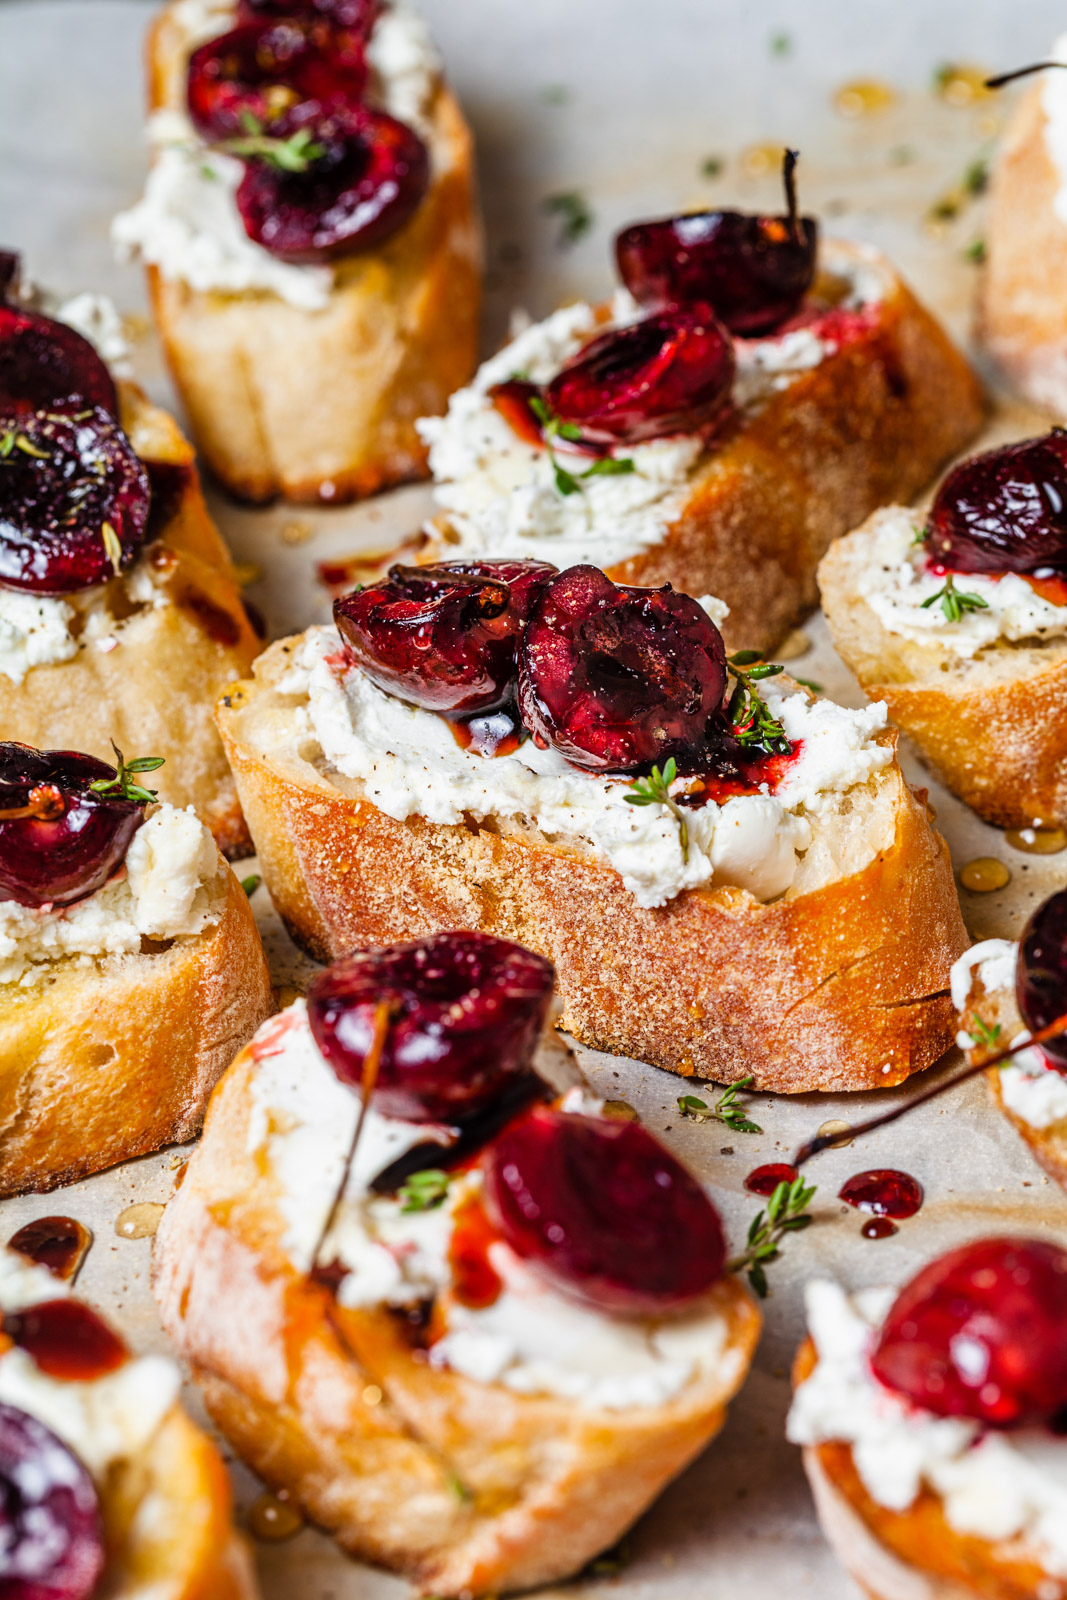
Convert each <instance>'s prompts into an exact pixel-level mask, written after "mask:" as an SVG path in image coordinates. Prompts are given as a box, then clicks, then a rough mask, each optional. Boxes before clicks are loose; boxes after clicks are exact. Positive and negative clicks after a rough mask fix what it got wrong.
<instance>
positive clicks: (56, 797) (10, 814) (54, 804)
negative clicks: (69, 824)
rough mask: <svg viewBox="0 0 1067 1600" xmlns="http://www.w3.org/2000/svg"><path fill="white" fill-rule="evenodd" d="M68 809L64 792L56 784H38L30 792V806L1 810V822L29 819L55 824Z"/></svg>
mask: <svg viewBox="0 0 1067 1600" xmlns="http://www.w3.org/2000/svg"><path fill="white" fill-rule="evenodd" d="M66 809H67V802H66V800H65V799H64V798H63V791H62V790H61V789H60V788H59V787H58V785H56V784H54V783H38V784H37V785H35V787H34V788H32V789H31V790H30V797H29V802H28V804H26V805H24V806H11V807H10V808H8V809H7V810H0V822H24V821H26V819H27V818H28V817H33V818H35V819H36V820H37V821H38V822H55V821H56V819H57V818H59V817H61V816H62V815H63V813H64V812H65V811H66Z"/></svg>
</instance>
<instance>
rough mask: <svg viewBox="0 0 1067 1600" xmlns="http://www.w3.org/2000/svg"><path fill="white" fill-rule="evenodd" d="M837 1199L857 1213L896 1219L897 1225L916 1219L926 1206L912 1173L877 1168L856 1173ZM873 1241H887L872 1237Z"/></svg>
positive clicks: (841, 1189) (919, 1186)
mask: <svg viewBox="0 0 1067 1600" xmlns="http://www.w3.org/2000/svg"><path fill="white" fill-rule="evenodd" d="M837 1198H838V1199H839V1200H843V1201H844V1202H845V1204H846V1205H850V1206H855V1207H856V1210H857V1211H869V1212H870V1213H871V1214H872V1215H873V1216H876V1217H894V1218H896V1219H897V1220H898V1221H899V1220H901V1219H902V1218H904V1217H913V1216H914V1215H915V1213H916V1212H917V1211H918V1209H919V1207H920V1206H921V1205H922V1203H923V1190H922V1184H921V1183H919V1182H918V1180H917V1179H915V1178H913V1177H912V1176H911V1175H910V1173H907V1172H896V1171H894V1170H893V1168H892V1167H875V1168H873V1169H872V1170H871V1171H870V1172H857V1173H856V1175H855V1176H854V1177H852V1178H849V1180H848V1182H847V1183H845V1184H843V1185H842V1186H841V1188H840V1189H839V1190H838V1194H837ZM871 1237H884V1235H877V1236H875V1235H872V1236H871Z"/></svg>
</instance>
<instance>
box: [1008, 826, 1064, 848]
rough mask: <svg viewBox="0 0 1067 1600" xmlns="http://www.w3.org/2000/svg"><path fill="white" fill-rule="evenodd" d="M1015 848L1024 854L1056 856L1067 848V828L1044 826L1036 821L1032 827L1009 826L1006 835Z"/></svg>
mask: <svg viewBox="0 0 1067 1600" xmlns="http://www.w3.org/2000/svg"><path fill="white" fill-rule="evenodd" d="M1004 837H1005V839H1006V840H1007V841H1008V843H1009V844H1010V845H1011V847H1012V849H1013V850H1021V851H1022V852H1023V853H1024V855H1030V856H1055V855H1059V853H1060V851H1061V850H1067V829H1064V828H1043V827H1042V826H1041V825H1040V824H1039V823H1035V824H1034V826H1033V827H1031V828H1009V830H1008V832H1007V833H1006V834H1005V835H1004Z"/></svg>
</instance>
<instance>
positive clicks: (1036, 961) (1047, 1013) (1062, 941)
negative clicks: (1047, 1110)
mask: <svg viewBox="0 0 1067 1600" xmlns="http://www.w3.org/2000/svg"><path fill="white" fill-rule="evenodd" d="M1015 997H1016V1002H1017V1004H1018V1007H1019V1014H1020V1016H1021V1017H1022V1019H1023V1021H1024V1022H1025V1023H1026V1026H1027V1027H1028V1028H1029V1030H1030V1032H1031V1033H1037V1031H1038V1030H1039V1029H1040V1028H1047V1027H1048V1026H1049V1025H1050V1024H1051V1023H1053V1022H1055V1021H1056V1020H1057V1019H1058V1018H1059V1017H1062V1016H1063V1015H1064V1013H1065V1012H1067V890H1064V889H1061V890H1060V892H1059V893H1058V894H1054V895H1052V896H1051V897H1050V898H1049V899H1048V900H1046V901H1045V902H1044V904H1043V905H1040V906H1038V908H1037V910H1036V911H1035V912H1034V914H1033V916H1032V917H1031V918H1030V921H1029V922H1028V923H1027V924H1026V927H1025V928H1024V929H1023V935H1022V938H1021V939H1020V941H1019V957H1018V962H1017V964H1016V969H1015ZM1041 1053H1042V1055H1043V1056H1044V1057H1045V1059H1046V1060H1047V1061H1048V1062H1049V1064H1050V1066H1053V1067H1055V1069H1056V1071H1057V1072H1062V1073H1067V1035H1064V1036H1062V1037H1061V1038H1059V1039H1050V1040H1049V1041H1048V1043H1047V1044H1043V1045H1042V1046H1041Z"/></svg>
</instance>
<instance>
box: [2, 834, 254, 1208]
mask: <svg viewBox="0 0 1067 1600" xmlns="http://www.w3.org/2000/svg"><path fill="white" fill-rule="evenodd" d="M221 865H222V864H221V863H220V866H221ZM223 870H224V871H225V881H224V884H223V885H222V886H221V888H220V892H221V894H222V895H223V897H224V905H223V910H222V915H221V917H220V918H219V921H218V922H217V923H215V924H214V926H212V927H209V928H206V929H205V930H204V932H203V933H200V934H196V935H194V936H191V937H189V938H184V939H177V940H174V941H173V942H171V943H169V944H167V945H164V946H162V947H160V946H155V947H154V948H152V949H149V950H146V951H145V952H144V953H142V954H139V955H129V956H110V957H107V958H102V959H101V960H100V961H99V962H97V963H94V964H93V965H91V966H79V965H77V964H76V963H75V961H73V960H72V959H71V958H69V957H68V958H65V959H62V960H57V961H55V962H52V963H51V964H50V965H49V967H48V968H47V969H46V975H44V976H42V977H40V978H38V979H37V981H36V982H33V983H27V984H25V985H21V984H17V983H16V984H2V985H0V1196H2V1195H10V1194H21V1193H24V1192H25V1191H27V1190H45V1189H54V1188H56V1187H57V1185H59V1184H64V1183H73V1182H74V1181H75V1179H77V1178H84V1177H85V1176H86V1175H87V1174H88V1173H90V1172H100V1171H102V1170H103V1169H104V1168H105V1167H110V1166H113V1165H114V1164H115V1163H116V1162H118V1161H128V1160H130V1159H131V1157H133V1156H141V1155H146V1154H147V1153H148V1151H150V1150H158V1149H159V1148H160V1146H161V1145H166V1144H173V1143H177V1142H178V1141H180V1140H183V1139H191V1138H192V1137H193V1136H194V1135H195V1134H196V1133H198V1132H199V1130H200V1125H201V1123H202V1122H203V1119H204V1109H205V1107H206V1105H207V1100H208V1096H209V1095H210V1093H211V1091H212V1089H213V1088H214V1087H215V1084H216V1083H217V1081H218V1079H219V1077H220V1076H221V1074H222V1072H223V1071H224V1069H225V1068H226V1067H227V1066H228V1065H229V1063H230V1061H231V1060H232V1059H233V1054H234V1051H235V1050H237V1049H239V1048H240V1046H241V1045H243V1044H244V1043H245V1041H246V1040H248V1039H250V1038H251V1036H252V1034H253V1033H254V1032H255V1030H256V1028H258V1026H259V1024H260V1023H261V1022H262V1021H263V1020H264V1019H265V1018H266V1017H268V1016H269V1015H270V1013H271V1011H272V1010H273V1009H274V1006H273V994H272V990H271V983H270V975H269V973H268V971H267V963H266V960H265V958H264V955H263V946H262V944H261V943H260V938H259V933H258V931H257V929H256V925H255V921H254V919H253V916H252V911H251V908H250V907H249V904H248V896H247V895H246V894H245V892H244V890H243V889H242V888H241V885H240V884H239V883H238V882H237V879H236V878H235V877H234V875H233V873H232V872H231V871H230V870H229V868H223Z"/></svg>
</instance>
